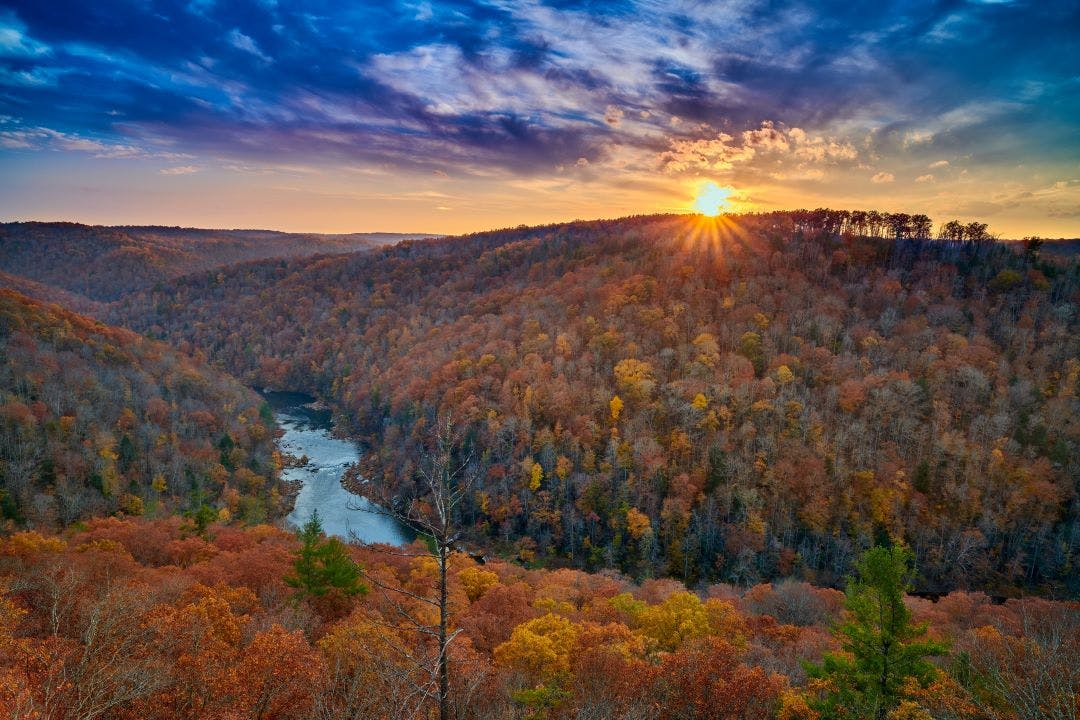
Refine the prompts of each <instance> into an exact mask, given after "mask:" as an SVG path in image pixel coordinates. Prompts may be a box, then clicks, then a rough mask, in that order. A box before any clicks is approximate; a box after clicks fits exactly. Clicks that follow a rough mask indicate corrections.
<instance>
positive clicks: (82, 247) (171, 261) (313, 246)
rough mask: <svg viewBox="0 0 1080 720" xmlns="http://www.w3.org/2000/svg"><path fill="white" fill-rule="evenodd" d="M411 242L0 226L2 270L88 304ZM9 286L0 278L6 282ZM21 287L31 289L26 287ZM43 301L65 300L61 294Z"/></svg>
mask: <svg viewBox="0 0 1080 720" xmlns="http://www.w3.org/2000/svg"><path fill="white" fill-rule="evenodd" d="M411 237H416V236H414V235H402V234H397V233H354V234H348V235H319V234H315V233H283V232H274V231H269V230H198V229H192V228H179V227H156V226H150V227H135V226H120V227H104V226H101V225H81V224H78V223H44V222H21V223H3V224H0V271H3V272H5V273H9V274H10V275H13V276H19V277H21V278H23V281H25V280H31V281H36V282H38V283H41V284H42V285H43V286H46V287H51V288H56V289H59V290H66V291H68V292H69V293H75V294H77V295H81V296H83V297H84V298H85V299H87V300H90V301H108V300H115V299H117V298H119V297H121V296H122V295H123V294H125V293H128V292H131V291H134V290H144V289H149V288H152V287H154V285H155V284H157V283H160V282H163V281H165V280H169V279H172V278H177V277H180V276H182V275H187V274H190V273H194V272H200V271H201V272H206V271H210V270H213V269H215V268H218V267H221V266H223V265H230V264H235V263H240V262H244V261H248V260H258V259H262V258H270V257H302V256H308V255H315V254H318V253H342V252H354V251H358V250H364V249H368V248H373V247H378V246H379V245H383V244H386V243H393V242H398V241H399V240H404V239H408V238H411ZM8 284H9V283H8V282H7V281H6V280H5V279H4V278H0V285H8ZM16 289H19V290H23V291H24V292H25V291H26V288H25V287H22V288H19V287H17V288H16ZM44 299H48V300H57V301H60V302H64V300H65V299H64V298H63V297H62V296H60V297H54V296H48V297H45V298H44ZM65 304H66V303H65Z"/></svg>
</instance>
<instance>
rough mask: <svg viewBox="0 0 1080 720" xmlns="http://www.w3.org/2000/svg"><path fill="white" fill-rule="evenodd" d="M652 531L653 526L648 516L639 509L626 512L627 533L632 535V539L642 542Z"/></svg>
mask: <svg viewBox="0 0 1080 720" xmlns="http://www.w3.org/2000/svg"><path fill="white" fill-rule="evenodd" d="M651 529H652V524H651V523H650V522H649V516H648V515H646V514H645V513H643V512H641V511H640V510H638V509H637V508H630V509H629V510H627V511H626V531H627V532H628V533H630V537H632V538H634V539H635V540H640V539H641V538H642V536H644V535H645V533H647V532H649V530H651Z"/></svg>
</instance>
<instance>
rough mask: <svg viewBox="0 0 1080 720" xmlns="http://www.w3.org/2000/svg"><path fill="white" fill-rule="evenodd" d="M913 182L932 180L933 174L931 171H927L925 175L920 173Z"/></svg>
mask: <svg viewBox="0 0 1080 720" xmlns="http://www.w3.org/2000/svg"><path fill="white" fill-rule="evenodd" d="M915 182H917V183H929V182H934V176H933V175H932V174H931V173H927V174H926V175H920V176H919V177H917V178H915Z"/></svg>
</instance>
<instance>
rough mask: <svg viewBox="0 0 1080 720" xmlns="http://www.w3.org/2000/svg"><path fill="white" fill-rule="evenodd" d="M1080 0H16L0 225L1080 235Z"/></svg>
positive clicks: (0, 73)
mask: <svg viewBox="0 0 1080 720" xmlns="http://www.w3.org/2000/svg"><path fill="white" fill-rule="evenodd" d="M1077 118H1080V3H1077V2H1075V0H1067V1H1060V0H1049V1H1045V2H1039V1H1031V2H1023V1H1021V0H1017V1H1015V2H1010V1H1008V0H995V1H989V0H984V1H982V2H973V1H966V2H965V1H949V2H925V3H924V2H889V1H887V0H881V1H879V2H875V3H861V2H850V1H845V2H836V3H828V2H826V3H801V2H783V1H776V2H771V1H764V2H757V1H755V0H749V1H746V2H689V1H678V0H676V1H674V2H644V1H642V2H632V1H629V0H627V1H623V2H600V1H590V0H580V1H577V2H575V1H574V0H547V1H539V0H520V1H514V2H511V1H499V0H495V1H490V2H481V1H478V0H477V1H470V0H461V1H458V2H434V1H429V0H422V1H415V2H413V1H410V2H394V1H393V0H386V1H385V2H340V1H339V2H317V1H310V2H293V1H291V0H252V1H250V2H242V1H241V2H233V1H229V2H225V1H224V0H187V1H186V2H154V1H153V0H94V1H93V2H86V1H85V0H79V1H78V2H65V1H64V0H48V1H42V0H32V1H28V2H15V3H10V2H8V3H6V4H5V3H3V1H2V0H0V219H4V220H25V219H38V220H73V221H80V222H88V223H101V224H165V225H185V226H200V227H218V228H235V227H258V228H274V229H281V230H291V231H312V232H360V231H402V232H440V233H458V232H467V231H473V230H483V229H488V228H495V227H506V226H513V225H519V224H522V223H527V224H536V223H545V222H555V221H563V220H571V219H576V218H597V217H617V216H622V215H629V214H640V213H654V212H689V211H691V210H692V208H693V206H694V205H693V203H694V200H695V198H696V197H697V196H698V195H699V194H700V193H701V192H702V188H707V190H706V191H705V192H711V193H716V192H717V188H719V189H720V190H719V192H720V194H721V195H722V196H724V197H726V198H727V203H728V208H729V209H730V210H731V211H767V210H776V209H791V208H797V207H832V208H846V209H857V208H864V209H878V210H889V211H905V212H913V213H914V212H923V213H926V214H928V215H930V216H931V217H933V218H934V219H935V221H937V222H944V221H946V220H949V219H953V218H957V219H961V220H965V221H969V220H976V219H977V220H981V221H984V222H988V223H989V224H990V226H991V230H993V231H996V232H998V233H1000V234H1001V235H1002V236H1004V237H1021V236H1025V235H1031V234H1039V235H1043V236H1047V237H1078V236H1080V122H1078V120H1077Z"/></svg>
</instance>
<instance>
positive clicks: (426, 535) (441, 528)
mask: <svg viewBox="0 0 1080 720" xmlns="http://www.w3.org/2000/svg"><path fill="white" fill-rule="evenodd" d="M419 455H420V457H419V462H417V464H416V466H415V470H414V471H413V472H410V473H408V475H409V476H407V477H401V478H394V479H393V480H396V481H391V482H387V481H386V480H387V478H386V474H387V472H388V471H387V469H386V468H377V465H374V464H371V463H368V464H367V465H366V467H365V470H366V471H368V473H369V479H368V480H367V481H365V482H363V483H361V484H360V486H359V487H360V489H361V490H362V492H363V494H364V496H365V497H366V498H367V499H368V500H370V501H371V503H372V505H370V506H366V507H360V508H357V509H361V510H364V511H367V512H374V513H377V514H381V515H385V516H387V517H391V518H393V519H395V520H396V521H398V522H400V523H401V524H403V525H405V526H407V527H408V528H410V529H411V530H413V531H414V532H415V533H416V534H417V535H419V536H420V537H421V538H423V539H425V540H426V541H427V545H428V550H427V551H426V552H419V553H417V552H410V551H409V550H405V549H400V550H393V549H387V548H384V547H376V548H374V549H376V550H377V551H379V552H383V553H391V554H395V555H399V556H406V557H432V558H434V560H435V562H436V564H437V567H438V579H437V581H436V586H435V588H434V592H433V593H432V595H433V596H431V595H428V594H424V593H420V592H414V591H412V590H410V589H406V588H404V587H401V586H398V585H395V584H392V583H388V582H386V581H385V580H384V579H383V578H381V577H379V576H377V575H376V574H373V573H370V572H367V571H365V573H364V574H365V577H366V579H367V580H368V582H370V583H371V586H372V587H373V588H374V589H375V590H376V591H377V592H379V593H380V595H381V596H382V598H383V600H385V601H386V602H387V604H388V605H389V606H390V607H391V608H393V612H394V613H395V614H396V615H397V616H398V617H397V619H398V620H399V621H400V622H401V624H402V625H404V626H405V627H407V628H410V629H411V630H413V631H414V632H416V633H418V634H419V635H420V636H421V639H422V640H427V641H429V642H432V641H433V643H434V646H435V652H434V654H433V655H425V654H424V653H422V652H420V651H417V650H414V649H410V648H408V647H406V646H404V645H400V646H399V645H396V644H395V646H394V648H395V650H396V651H397V652H398V653H399V654H400V655H401V656H402V657H403V658H404V659H405V660H406V661H407V662H408V663H409V664H410V665H411V666H412V667H413V668H414V669H415V670H416V671H417V675H416V677H417V678H418V679H417V681H415V682H413V683H412V685H413V693H412V698H413V699H414V700H415V707H416V710H417V711H419V709H420V707H422V705H423V704H424V703H425V702H427V701H436V702H437V703H438V706H439V719H440V720H449V718H450V659H449V655H448V650H449V647H450V643H452V642H453V640H454V638H455V637H457V635H458V633H459V632H460V630H454V631H451V630H450V617H449V607H448V603H447V567H448V563H449V560H450V555H451V553H453V552H454V551H455V550H456V549H458V546H459V543H460V541H461V530H460V526H459V523H458V519H457V517H458V508H459V506H460V505H461V503H462V501H463V500H464V499H465V498H466V497H468V496H469V494H470V493H471V492H472V489H473V486H474V485H475V482H476V478H477V476H478V474H479V473H478V467H477V463H476V458H475V456H474V453H473V452H472V450H471V449H470V448H466V447H464V446H463V445H462V444H461V443H460V441H459V439H458V437H457V436H456V435H455V428H454V425H453V422H452V421H451V419H450V417H449V416H447V417H445V418H440V419H439V420H437V421H436V423H435V424H434V426H433V428H432V435H431V438H430V441H429V446H428V447H427V448H425V449H423V450H421V451H420V453H419ZM376 468H377V469H376ZM371 473H375V474H381V475H382V481H379V480H377V479H376V478H372V477H371ZM395 490H396V492H395ZM395 596H396V597H395ZM405 599H409V600H412V601H414V602H415V603H418V604H419V605H420V606H423V605H428V606H431V607H433V608H435V609H437V611H438V623H437V624H436V625H432V624H430V623H425V622H424V621H423V620H422V618H421V617H418V614H417V613H416V612H415V611H414V610H413V609H412V608H410V607H409V606H408V603H407V601H406V600H405Z"/></svg>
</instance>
